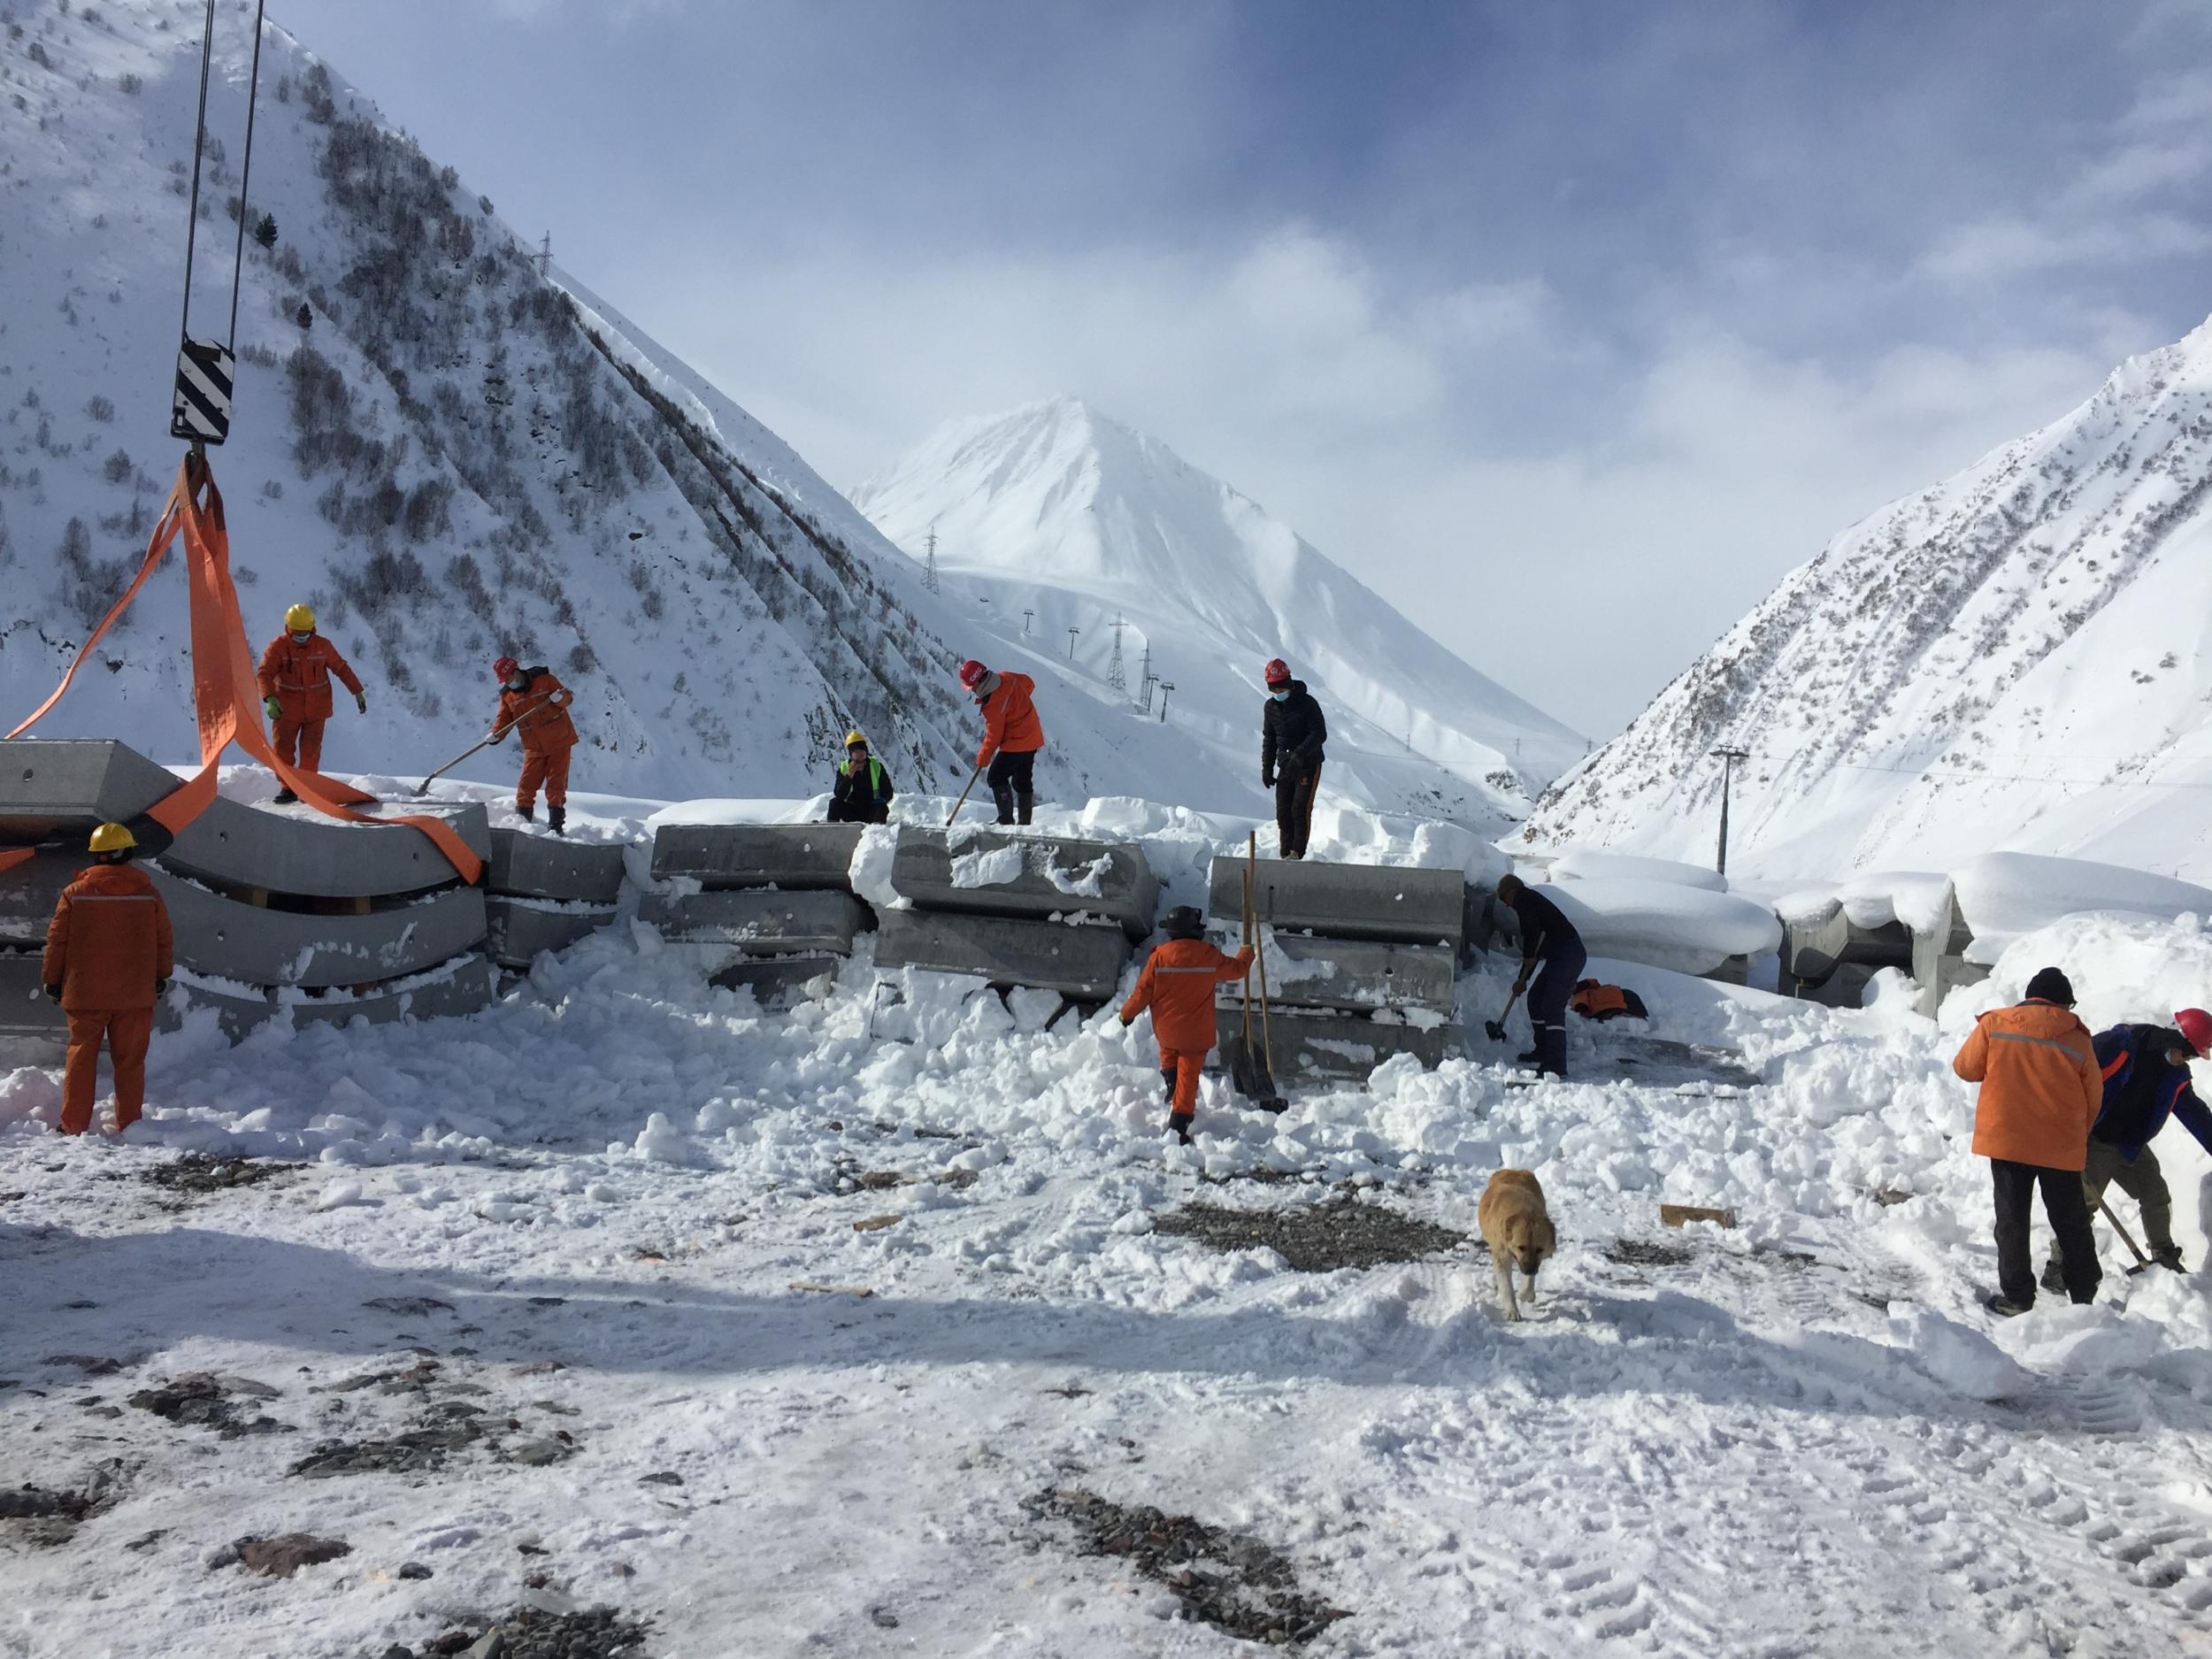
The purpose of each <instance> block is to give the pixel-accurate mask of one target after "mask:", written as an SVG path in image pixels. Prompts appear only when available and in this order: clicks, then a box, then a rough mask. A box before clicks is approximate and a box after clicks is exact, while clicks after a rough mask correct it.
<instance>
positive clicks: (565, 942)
mask: <svg viewBox="0 0 2212 1659" xmlns="http://www.w3.org/2000/svg"><path fill="white" fill-rule="evenodd" d="M613 920H614V907H613V906H612V905H607V906H604V907H602V908H599V909H595V910H571V909H568V908H566V907H565V906H562V905H559V904H557V903H555V902H552V901H549V900H546V901H541V902H537V903H532V902H530V901H529V900H527V899H520V898H516V897H514V896H512V895H509V894H504V893H494V894H488V895H486V896H485V899H484V949H485V951H486V953H487V954H488V956H490V957H491V959H492V960H493V961H494V962H496V963H497V964H499V965H500V966H501V967H503V968H526V967H528V966H529V965H530V964H532V963H534V962H535V961H536V960H537V959H538V953H539V952H540V951H541V950H566V949H568V948H569V947H570V946H571V945H572V944H574V943H576V942H577V941H579V940H580V939H587V938H589V937H590V936H591V935H592V934H594V933H597V932H598V931H599V930H600V929H601V928H603V927H604V926H607V924H608V923H610V922H611V921H613Z"/></svg>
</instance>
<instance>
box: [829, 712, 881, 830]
mask: <svg viewBox="0 0 2212 1659" xmlns="http://www.w3.org/2000/svg"><path fill="white" fill-rule="evenodd" d="M894 793H895V792H894V791H893V789H892V787H891V774H890V773H889V772H886V771H884V769H883V763H882V762H881V761H879V760H878V759H876V758H875V757H873V756H872V755H871V754H869V753H868V740H867V739H866V738H864V737H863V736H862V735H861V734H860V733H857V732H848V733H845V764H843V765H841V766H840V767H839V768H838V769H837V782H836V783H835V785H833V787H832V788H831V790H830V804H829V821H830V822H831V823H833V824H888V823H889V822H890V821H891V796H892V795H893V794H894Z"/></svg>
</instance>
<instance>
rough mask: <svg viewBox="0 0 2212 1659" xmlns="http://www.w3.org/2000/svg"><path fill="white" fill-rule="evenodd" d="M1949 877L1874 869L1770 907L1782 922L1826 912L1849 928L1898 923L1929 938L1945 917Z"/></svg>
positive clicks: (1813, 919) (1803, 890)
mask: <svg viewBox="0 0 2212 1659" xmlns="http://www.w3.org/2000/svg"><path fill="white" fill-rule="evenodd" d="M1950 896H1951V878H1950V877H1948V876H1947V875H1943V874H1940V873H1939V872H1934V871H1927V870H1875V871H1869V872H1866V873H1865V874H1863V875H1856V876H1853V877H1852V878H1851V879H1849V880H1847V881H1844V882H1841V883H1838V884H1833V885H1825V886H1819V887H1799V888H1797V889H1796V890H1794V891H1793V892H1790V893H1786V894H1784V895H1782V896H1781V897H1780V898H1779V899H1777V900H1776V901H1775V903H1774V908H1775V910H1776V912H1777V913H1778V914H1779V915H1780V917H1781V918H1782V919H1783V921H1785V922H1786V923H1798V922H1818V921H1820V920H1822V919H1823V918H1825V917H1826V916H1827V915H1828V914H1829V912H1830V910H1831V907H1833V908H1836V909H1839V910H1841V911H1842V912H1843V915H1844V917H1845V918H1846V919H1847V921H1849V922H1850V924H1851V926H1854V927H1867V928H1874V927H1886V926H1889V925H1890V924H1891V923H1892V922H1901V923H1903V924H1904V926H1906V928H1907V929H1909V931H1910V932H1913V933H1934V932H1936V931H1937V930H1938V929H1939V928H1940V927H1942V926H1943V925H1944V923H1945V920H1946V918H1947V916H1948V914H1949V901H1950Z"/></svg>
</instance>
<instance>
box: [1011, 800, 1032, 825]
mask: <svg viewBox="0 0 2212 1659" xmlns="http://www.w3.org/2000/svg"><path fill="white" fill-rule="evenodd" d="M1036 804H1037V797H1036V796H1035V795H1016V796H1015V797H1014V820H1015V822H1016V823H1018V824H1026V823H1028V822H1029V815H1030V813H1031V811H1033V810H1034V809H1035V807H1036Z"/></svg>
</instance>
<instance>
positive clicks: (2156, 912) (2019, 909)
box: [1952, 853, 2212, 963]
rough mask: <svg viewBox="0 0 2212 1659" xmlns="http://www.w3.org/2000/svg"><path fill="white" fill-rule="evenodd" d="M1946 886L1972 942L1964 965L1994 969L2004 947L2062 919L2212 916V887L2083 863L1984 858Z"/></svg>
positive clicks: (2037, 857)
mask: <svg viewBox="0 0 2212 1659" xmlns="http://www.w3.org/2000/svg"><path fill="white" fill-rule="evenodd" d="M1952 882H1953V884H1954V886H1955V887H1956V889H1957V893H1958V904H1959V913H1960V915H1961V917H1962V918H1963V919H1964V920H1965V923H1966V925H1967V926H1968V927H1969V928H1970V930H1971V931H1972V933H1973V935H1974V943H1973V946H1972V948H1971V949H1970V951H1969V952H1968V956H1969V959H1970V960H1971V961H1975V962H1980V963H1992V962H1994V961H1996V960H1997V957H1998V956H1999V955H2000V953H2001V952H2002V950H2003V949H2004V947H2005V946H2006V944H2007V943H2008V942H2009V941H2012V940H2013V939H2016V938H2017V937H2018V936H2019V935H2020V934H2022V933H2032V932H2033V931H2034V930H2035V929H2037V928H2039V927H2045V926H2049V925H2050V924H2051V923H2053V922H2055V921H2056V920H2058V918H2060V917H2062V916H2073V915H2078V914H2081V913H2083V912H2085V911H2111V912H2117V913H2119V914H2122V915H2130V916H2149V917H2155V918H2161V919H2166V918H2173V917H2176V916H2184V915H2192V914H2193V915H2196V916H2199V917H2204V916H2212V887H2199V886H2197V885H2196V883H2194V882H2193V881H2177V880H2175V879H2173V878H2172V877H2170V876H2154V875H2151V874H2148V873H2147V872H2144V871H2140V870H2128V869H2124V868H2123V867H2122V866H2120V865H2118V864H2093V863H2092V862H2091V861H2089V860H2088V859H2085V858H2050V857H2046V856H2042V855H2041V854H2038V853H1984V854H1983V855H1982V856H1980V857H1978V858H1976V859H1974V860H1972V861H1971V862H1970V863H1968V864H1963V865H1962V866H1961V867H1960V868H1959V869H1958V870H1957V871H1955V872H1953V875H1952Z"/></svg>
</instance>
